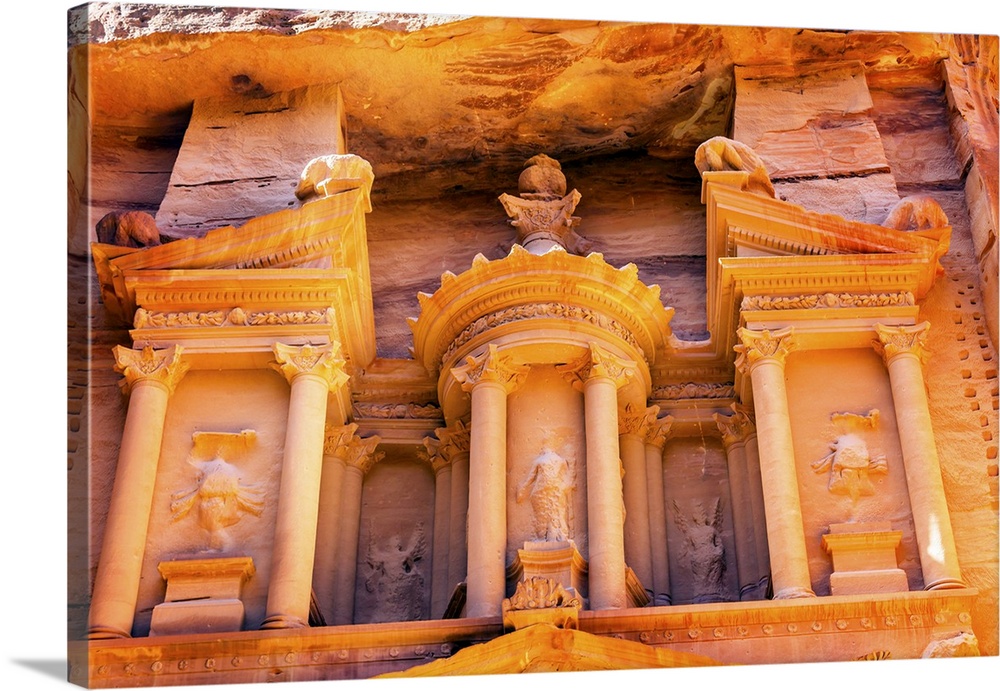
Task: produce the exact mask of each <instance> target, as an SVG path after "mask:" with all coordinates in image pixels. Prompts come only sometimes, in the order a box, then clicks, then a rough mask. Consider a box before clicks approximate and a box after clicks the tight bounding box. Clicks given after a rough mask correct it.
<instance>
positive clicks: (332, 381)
mask: <svg viewBox="0 0 1000 691" xmlns="http://www.w3.org/2000/svg"><path fill="white" fill-rule="evenodd" d="M274 356H275V361H274V362H272V363H271V367H272V368H273V369H275V370H276V371H278V372H280V373H281V374H282V376H284V377H285V379H287V380H288V382H289V383H291V382H292V381H293V380H294V379H295V378H296V377H298V376H299V375H303V374H309V375H313V376H317V377H320V378H321V379H323V380H324V381H325V382H326V384H327V386H328V387H329V388H330V389H331V390H334V391H335V390H337V389H339V388H340V387H341V386H343V385H344V384H345V383H347V380H348V379H349V377H348V375H347V372H345V371H344V368H345V366H346V364H347V363H346V361H345V360H344V359H343V358H342V357H341V356H340V344H339V343H337V342H336V341H333V342H331V343H328V344H327V345H323V346H314V345H311V344H306V345H304V346H292V345H285V344H284V343H275V344H274Z"/></svg>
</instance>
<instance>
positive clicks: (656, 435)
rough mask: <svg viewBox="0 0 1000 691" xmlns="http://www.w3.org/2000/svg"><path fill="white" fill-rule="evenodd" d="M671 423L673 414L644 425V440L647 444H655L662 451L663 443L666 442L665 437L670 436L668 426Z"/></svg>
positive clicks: (672, 422) (670, 425) (669, 426)
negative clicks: (646, 425)
mask: <svg viewBox="0 0 1000 691" xmlns="http://www.w3.org/2000/svg"><path fill="white" fill-rule="evenodd" d="M673 424H674V416H673V415H667V416H665V417H661V418H657V419H655V420H653V422H651V423H650V424H649V426H648V427H646V436H645V439H644V441H645V442H646V444H647V445H648V446H655V447H656V448H658V449H660V450H661V451H662V450H663V446H664V444H666V443H667V439H669V438H670V428H671V427H672V426H673Z"/></svg>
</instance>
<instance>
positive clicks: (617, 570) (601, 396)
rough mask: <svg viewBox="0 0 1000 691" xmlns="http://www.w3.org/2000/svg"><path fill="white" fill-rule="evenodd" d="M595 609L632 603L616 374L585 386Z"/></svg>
mask: <svg viewBox="0 0 1000 691" xmlns="http://www.w3.org/2000/svg"><path fill="white" fill-rule="evenodd" d="M584 406H585V408H586V426H587V427H586V437H587V525H588V529H589V531H590V536H589V541H588V542H589V546H590V566H589V587H590V607H591V609H619V608H623V607H625V606H626V604H627V603H626V591H625V545H624V539H623V533H624V516H623V514H624V507H623V505H622V476H621V462H620V460H619V457H618V387H617V385H616V384H615V381H614V380H613V379H611V378H610V377H602V376H592V377H590V378H589V379H587V381H586V383H585V384H584Z"/></svg>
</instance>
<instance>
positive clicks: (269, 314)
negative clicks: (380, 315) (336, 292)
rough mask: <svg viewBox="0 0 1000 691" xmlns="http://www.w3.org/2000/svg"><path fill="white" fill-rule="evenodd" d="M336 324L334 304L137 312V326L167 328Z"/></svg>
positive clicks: (135, 324) (144, 310)
mask: <svg viewBox="0 0 1000 691" xmlns="http://www.w3.org/2000/svg"><path fill="white" fill-rule="evenodd" d="M302 324H336V318H335V313H334V310H333V308H332V307H327V308H326V309H311V310H284V311H278V310H270V311H260V310H258V311H253V310H246V309H243V308H242V307H234V308H232V309H230V310H206V311H188V312H157V311H153V310H147V309H145V308H142V307H140V308H139V309H137V310H136V311H135V318H134V319H133V326H134V328H136V329H163V328H184V327H207V326H288V325H302Z"/></svg>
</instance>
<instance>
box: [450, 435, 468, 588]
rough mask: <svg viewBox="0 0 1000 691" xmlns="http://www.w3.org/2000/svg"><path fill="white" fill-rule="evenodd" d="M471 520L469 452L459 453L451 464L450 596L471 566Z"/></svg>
mask: <svg viewBox="0 0 1000 691" xmlns="http://www.w3.org/2000/svg"><path fill="white" fill-rule="evenodd" d="M468 521H469V453H468V452H464V453H460V454H458V456H457V457H456V458H455V460H454V461H452V466H451V520H450V521H449V525H448V529H449V531H450V533H451V535H450V539H449V542H450V544H449V546H448V597H449V598H451V595H452V593H453V592H454V591H455V586H457V585H458V584H459V583H461V582H463V581H465V579H466V574H467V571H468V568H469V552H468V545H467V542H466V529H467V527H468Z"/></svg>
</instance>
